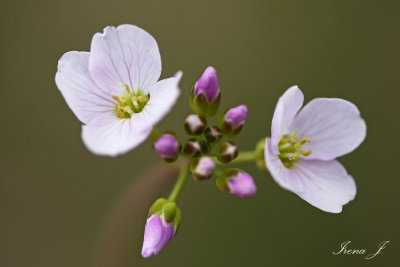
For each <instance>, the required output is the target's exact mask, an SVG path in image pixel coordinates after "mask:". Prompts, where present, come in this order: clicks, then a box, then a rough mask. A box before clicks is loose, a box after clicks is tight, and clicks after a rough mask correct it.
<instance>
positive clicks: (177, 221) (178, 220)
mask: <svg viewBox="0 0 400 267" xmlns="http://www.w3.org/2000/svg"><path fill="white" fill-rule="evenodd" d="M181 220H182V212H181V210H180V209H179V208H176V213H175V218H174V220H173V221H172V227H174V231H175V234H176V232H177V231H178V229H179V226H180V224H181Z"/></svg>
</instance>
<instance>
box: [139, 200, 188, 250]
mask: <svg viewBox="0 0 400 267" xmlns="http://www.w3.org/2000/svg"><path fill="white" fill-rule="evenodd" d="M181 218H182V215H181V211H180V209H179V208H178V207H177V206H176V203H175V202H173V201H169V200H167V199H165V198H159V199H158V200H156V202H154V204H153V205H152V206H151V208H150V210H149V215H148V217H147V222H146V226H145V229H144V238H143V247H142V256H143V257H144V258H147V257H150V256H152V255H157V254H158V253H159V252H160V251H161V250H162V249H163V247H164V246H165V245H166V244H167V243H168V242H169V241H170V240H171V238H172V237H173V236H174V235H175V233H176V231H177V230H178V228H179V224H180V222H181Z"/></svg>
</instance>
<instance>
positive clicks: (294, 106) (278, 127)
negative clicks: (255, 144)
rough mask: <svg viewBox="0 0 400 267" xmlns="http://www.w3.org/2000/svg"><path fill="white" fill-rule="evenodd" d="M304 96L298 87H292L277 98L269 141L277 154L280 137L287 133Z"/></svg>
mask: <svg viewBox="0 0 400 267" xmlns="http://www.w3.org/2000/svg"><path fill="white" fill-rule="evenodd" d="M303 101H304V95H303V93H302V92H301V90H300V89H299V87H297V86H296V85H295V86H292V87H290V88H289V89H288V90H286V92H285V93H284V94H283V95H282V96H281V97H280V98H279V101H278V104H276V107H275V111H274V116H273V118H272V126H271V140H272V144H273V149H274V151H275V152H276V154H277V152H278V148H277V145H278V143H279V140H280V139H281V137H282V135H283V134H285V133H288V130H289V127H290V125H291V123H292V120H293V118H294V117H295V116H296V113H297V112H298V111H299V110H300V108H301V106H302V105H303Z"/></svg>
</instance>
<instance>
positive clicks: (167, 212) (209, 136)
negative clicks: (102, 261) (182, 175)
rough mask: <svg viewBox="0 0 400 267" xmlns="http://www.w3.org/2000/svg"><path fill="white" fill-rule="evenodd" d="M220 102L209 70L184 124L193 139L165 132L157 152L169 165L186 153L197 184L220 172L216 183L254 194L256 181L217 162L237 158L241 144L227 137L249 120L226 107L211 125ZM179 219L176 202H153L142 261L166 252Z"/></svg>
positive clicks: (244, 112)
mask: <svg viewBox="0 0 400 267" xmlns="http://www.w3.org/2000/svg"><path fill="white" fill-rule="evenodd" d="M220 99H221V92H220V88H219V83H218V76H217V71H216V70H215V69H214V68H213V67H208V68H207V69H206V70H205V71H204V73H203V74H202V75H201V77H200V79H199V80H198V81H197V82H196V84H195V86H194V88H193V90H192V92H191V98H190V107H191V108H192V110H193V111H194V113H191V114H188V115H187V116H186V117H185V121H184V125H183V129H184V131H185V133H186V134H187V135H188V136H189V137H188V138H187V139H186V140H185V142H184V143H183V146H181V144H180V143H179V141H178V139H177V137H176V135H175V134H173V133H171V132H167V133H164V134H163V135H162V136H161V137H159V138H158V140H157V141H156V142H155V143H154V150H155V151H156V152H157V153H158V154H159V155H160V157H161V158H162V159H164V160H165V161H167V162H173V161H175V160H177V158H178V157H179V154H180V153H182V155H184V156H185V157H186V158H187V159H188V160H189V162H190V163H189V170H190V172H191V174H192V176H193V178H194V180H196V181H204V180H209V179H211V177H212V176H213V174H214V173H216V174H217V175H218V177H217V179H216V183H217V186H218V187H219V188H220V189H221V190H223V191H225V192H229V193H231V194H235V195H237V196H239V197H242V198H246V197H249V196H252V195H254V194H255V192H256V185H255V183H254V181H253V178H251V176H250V175H248V174H247V173H245V172H243V171H240V170H237V169H225V170H224V171H221V170H219V169H218V167H217V164H218V163H220V164H219V165H225V164H228V163H230V162H232V161H233V160H234V159H235V158H236V157H238V155H239V151H238V148H237V146H236V145H235V144H234V143H233V142H232V141H230V140H223V138H224V137H228V138H233V137H236V136H237V135H238V134H239V133H240V131H241V130H242V127H243V125H244V123H245V121H246V117H247V107H246V106H245V105H239V106H236V107H233V108H231V109H228V110H227V111H225V112H224V113H222V114H221V115H220V116H219V117H218V126H217V125H207V120H208V117H210V116H214V115H216V114H217V112H218V108H219V103H220ZM171 214H172V215H171ZM180 217H181V215H180V211H179V209H178V208H177V207H176V204H175V202H169V201H168V200H166V199H159V200H157V201H156V202H155V203H154V205H153V207H152V208H151V209H150V213H149V217H148V220H147V223H146V229H145V239H144V243H143V250H142V255H143V257H148V256H151V255H155V254H157V253H158V252H159V251H160V250H161V249H162V247H163V246H164V245H165V244H166V243H167V242H168V241H169V240H170V239H171V238H172V237H173V235H174V233H175V232H176V229H177V226H178V224H179V221H180Z"/></svg>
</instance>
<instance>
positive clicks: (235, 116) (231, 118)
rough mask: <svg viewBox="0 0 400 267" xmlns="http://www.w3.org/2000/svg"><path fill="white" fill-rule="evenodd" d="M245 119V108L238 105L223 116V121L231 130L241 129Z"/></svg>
mask: <svg viewBox="0 0 400 267" xmlns="http://www.w3.org/2000/svg"><path fill="white" fill-rule="evenodd" d="M246 117H247V106H246V105H239V106H237V107H234V108H231V109H230V110H228V111H227V112H226V114H225V121H226V122H227V123H229V124H230V125H231V127H232V130H235V129H237V128H239V127H241V126H242V125H243V124H244V122H245V120H246Z"/></svg>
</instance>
